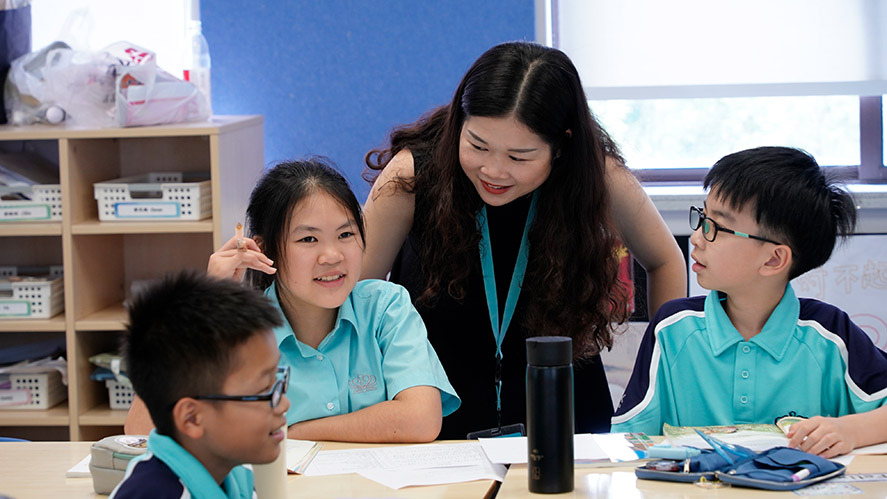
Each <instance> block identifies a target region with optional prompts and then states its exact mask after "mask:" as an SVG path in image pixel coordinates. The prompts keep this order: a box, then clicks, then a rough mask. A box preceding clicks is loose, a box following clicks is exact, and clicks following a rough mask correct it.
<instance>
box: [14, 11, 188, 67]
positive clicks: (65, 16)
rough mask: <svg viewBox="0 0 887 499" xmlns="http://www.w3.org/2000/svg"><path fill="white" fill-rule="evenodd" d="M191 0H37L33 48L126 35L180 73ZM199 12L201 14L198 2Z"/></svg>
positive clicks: (106, 41)
mask: <svg viewBox="0 0 887 499" xmlns="http://www.w3.org/2000/svg"><path fill="white" fill-rule="evenodd" d="M191 3H192V0H156V1H153V2H143V1H136V0H36V1H34V2H33V3H32V4H31V19H32V20H33V22H32V24H31V50H35V51H36V50H40V49H41V48H43V47H45V46H47V45H49V44H50V43H52V42H54V41H56V40H61V41H63V42H65V43H67V44H68V45H70V46H71V47H72V48H74V49H76V50H88V51H94V50H100V49H102V48H103V47H106V46H108V45H110V44H112V43H114V42H119V41H124V40H125V41H128V42H131V43H134V44H136V45H139V46H141V47H144V48H146V49H148V50H151V51H153V52H154V53H155V54H156V55H157V65H158V66H159V67H160V68H162V69H163V70H164V71H166V72H167V73H170V74H172V75H173V76H176V77H178V78H181V77H182V69H183V67H184V59H183V54H184V53H185V50H184V49H185V46H186V45H185V20H186V18H187V16H189V15H190V13H191ZM194 3H195V5H196V4H198V1H197V0H194ZM195 12H196V15H197V16H198V17H197V18H198V19H199V7H198V10H196V11H195Z"/></svg>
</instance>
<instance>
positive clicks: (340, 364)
mask: <svg viewBox="0 0 887 499" xmlns="http://www.w3.org/2000/svg"><path fill="white" fill-rule="evenodd" d="M265 295H266V296H267V297H268V298H269V299H271V301H272V302H273V303H274V306H275V307H277V308H278V309H280V302H279V300H278V299H277V291H276V285H271V286H270V287H269V288H268V289H267V290H265ZM281 316H283V312H282V311H281ZM296 320H298V319H296ZM274 334H275V335H276V336H277V343H278V345H279V347H280V354H281V359H280V362H281V365H284V366H286V365H288V366H290V368H291V369H292V371H291V373H290V382H289V389H288V390H287V392H286V395H287V397H288V398H289V400H290V403H291V405H290V409H289V411H287V413H286V420H287V425H291V424H294V423H298V422H300V421H306V420H309V419H317V418H324V417H328V416H336V415H339V414H348V413H351V412H354V411H359V410H360V409H363V408H365V407H369V406H371V405H373V404H378V403H379V402H384V401H386V400H391V399H393V398H394V396H395V395H397V394H398V393H400V392H401V391H402V390H405V389H407V388H411V387H414V386H433V387H435V388H437V389H438V390H440V396H441V408H442V409H443V415H444V416H446V415H449V414H450V413H452V412H453V411H455V410H456V409H457V408H458V407H459V404H460V403H461V402H460V400H459V397H458V396H457V395H456V390H454V389H453V386H452V385H451V384H450V381H449V380H448V379H447V375H446V373H445V372H444V369H443V366H442V365H441V364H440V360H438V358H437V353H435V351H434V349H433V348H432V347H431V343H429V342H428V334H427V332H426V331H425V323H424V322H422V318H421V317H420V316H419V313H418V312H417V311H416V309H415V307H413V304H412V302H411V301H410V296H409V294H408V293H407V291H406V289H404V288H403V287H401V286H399V285H397V284H394V283H391V282H387V281H380V280H376V279H368V280H364V281H359V282H358V283H357V284H356V285H355V286H354V289H353V290H352V291H351V294H349V295H348V298H347V299H346V300H345V303H343V304H342V306H341V307H339V311H338V315H337V317H336V323H335V326H334V327H333V330H332V331H331V332H330V333H329V334H327V336H326V338H324V339H323V341H321V342H320V345H318V346H317V349H314V348H312V347H310V346H308V345H306V344H305V343H302V342H301V341H299V340H297V339H296V335H295V333H293V329H292V327H291V326H290V325H289V323H287V322H286V321H285V323H284V325H283V326H281V327H279V328H276V329H275V330H274Z"/></svg>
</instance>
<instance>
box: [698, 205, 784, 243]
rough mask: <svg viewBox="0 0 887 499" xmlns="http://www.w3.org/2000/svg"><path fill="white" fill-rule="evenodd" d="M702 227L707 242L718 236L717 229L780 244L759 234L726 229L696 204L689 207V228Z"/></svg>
mask: <svg viewBox="0 0 887 499" xmlns="http://www.w3.org/2000/svg"><path fill="white" fill-rule="evenodd" d="M699 227H702V237H704V238H705V240H706V241H708V242H710V243H711V242H714V240H715V238H716V237H718V231H721V232H726V233H728V234H736V235H737V236H739V237H744V238H746V239H757V240H758V241H764V242H767V243H773V244H782V243H777V242H776V241H774V240H772V239H767V238H766V237H761V236H753V235H751V234H746V233H745V232H739V231H738V230H733V229H728V228H726V227H724V226H723V225H721V224H719V223H717V222H715V221H714V220H712V219H711V218H708V216H707V215H706V214H705V212H704V211H702V208H698V207H696V206H691V207H690V228H691V229H693V231H694V232H695V231H696V229H698V228H699Z"/></svg>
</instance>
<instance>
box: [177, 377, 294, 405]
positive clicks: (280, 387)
mask: <svg viewBox="0 0 887 499" xmlns="http://www.w3.org/2000/svg"><path fill="white" fill-rule="evenodd" d="M277 374H278V376H279V375H281V374H283V377H282V378H279V379H278V380H277V381H275V382H274V386H272V387H271V391H269V392H268V393H260V394H257V395H200V396H197V397H191V398H194V399H197V400H233V401H234V402H259V401H263V400H267V401H269V402H271V408H272V409H273V408H275V407H277V406H278V405H279V404H280V399H281V398H283V394H285V393H286V389H287V387H289V381H290V368H289V366H286V367H278V368H277Z"/></svg>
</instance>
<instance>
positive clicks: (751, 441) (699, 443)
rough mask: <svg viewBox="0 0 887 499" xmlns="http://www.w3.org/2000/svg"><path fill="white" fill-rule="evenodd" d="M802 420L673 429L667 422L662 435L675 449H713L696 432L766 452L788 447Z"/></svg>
mask: <svg viewBox="0 0 887 499" xmlns="http://www.w3.org/2000/svg"><path fill="white" fill-rule="evenodd" d="M802 419H803V418H798V417H794V416H786V417H784V418H780V419H779V420H778V421H777V423H776V424H769V423H743V424H734V425H722V426H671V425H670V424H668V423H666V424H663V425H662V434H663V435H665V437H666V439H667V440H668V442H669V443H670V444H671V445H672V446H679V445H680V446H685V447H696V448H699V449H711V446H709V445H708V444H707V443H706V442H705V441H704V440H703V439H702V437H700V436H699V435H697V434H696V430H699V431H701V432H703V433H705V434H706V435H711V436H713V437H716V438H718V439H720V440H723V441H724V442H727V443H731V444H735V445H741V446H743V447H748V448H749V449H751V450H753V451H755V452H762V451H765V450H767V449H771V448H773V447H780V446H785V445H788V437H786V436H785V435H786V433H788V430H789V428H790V427H791V425H792V424H794V423H796V422H798V421H801V420H802Z"/></svg>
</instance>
